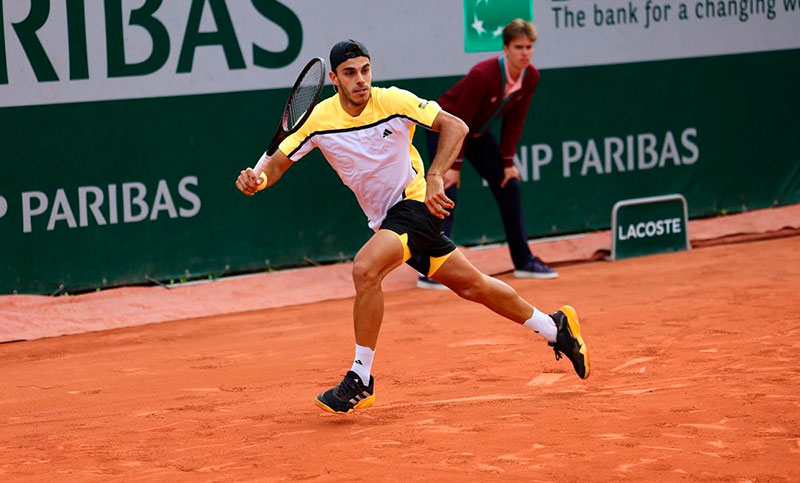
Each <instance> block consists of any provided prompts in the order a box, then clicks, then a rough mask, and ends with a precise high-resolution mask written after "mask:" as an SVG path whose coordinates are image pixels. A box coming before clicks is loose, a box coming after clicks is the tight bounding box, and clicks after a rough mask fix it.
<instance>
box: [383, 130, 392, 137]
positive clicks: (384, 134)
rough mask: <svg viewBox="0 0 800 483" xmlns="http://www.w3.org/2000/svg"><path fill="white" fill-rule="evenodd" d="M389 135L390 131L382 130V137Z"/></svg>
mask: <svg viewBox="0 0 800 483" xmlns="http://www.w3.org/2000/svg"><path fill="white" fill-rule="evenodd" d="M389 134H392V131H390V130H388V129H384V130H383V137H386V136H388V135H389Z"/></svg>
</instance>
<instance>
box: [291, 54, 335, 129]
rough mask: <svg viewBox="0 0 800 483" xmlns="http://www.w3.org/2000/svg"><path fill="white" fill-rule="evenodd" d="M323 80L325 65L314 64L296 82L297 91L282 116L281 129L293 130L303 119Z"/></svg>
mask: <svg viewBox="0 0 800 483" xmlns="http://www.w3.org/2000/svg"><path fill="white" fill-rule="evenodd" d="M324 80H325V64H324V63H322V62H316V63H314V64H313V65H312V66H311V68H310V69H308V71H307V72H306V73H305V75H304V76H303V78H302V79H301V80H300V81H299V82H298V85H297V89H296V90H295V91H294V92H293V93H292V98H291V99H290V100H289V102H288V104H287V106H286V111H285V112H284V116H283V129H284V130H286V131H289V130H291V129H292V128H294V126H295V124H297V122H298V121H300V120H301V119H303V116H304V115H305V113H306V111H308V109H309V108H310V107H311V105H312V104H314V102H315V101H316V99H317V96H318V93H319V90H320V89H321V88H322V86H323V84H324Z"/></svg>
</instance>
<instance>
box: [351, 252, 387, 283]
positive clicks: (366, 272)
mask: <svg viewBox="0 0 800 483" xmlns="http://www.w3.org/2000/svg"><path fill="white" fill-rule="evenodd" d="M380 282H381V280H380V269H379V268H378V267H376V266H375V264H374V263H370V262H369V261H367V260H358V259H357V260H355V261H354V262H353V283H354V284H355V286H356V290H358V289H359V288H363V287H368V286H370V285H375V284H380Z"/></svg>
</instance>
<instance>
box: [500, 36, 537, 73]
mask: <svg viewBox="0 0 800 483" xmlns="http://www.w3.org/2000/svg"><path fill="white" fill-rule="evenodd" d="M503 52H504V53H505V54H506V58H507V59H508V63H509V64H511V66H512V67H513V68H514V70H521V69H524V68H526V67H528V65H530V63H531V57H533V42H531V39H529V38H528V37H526V36H525V35H520V36H518V37H514V38H513V39H511V42H509V43H508V45H505V46H503Z"/></svg>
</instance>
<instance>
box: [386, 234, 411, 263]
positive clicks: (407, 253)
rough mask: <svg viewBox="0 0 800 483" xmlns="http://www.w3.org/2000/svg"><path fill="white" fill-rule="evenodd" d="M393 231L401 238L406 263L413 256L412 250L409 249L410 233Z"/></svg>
mask: <svg viewBox="0 0 800 483" xmlns="http://www.w3.org/2000/svg"><path fill="white" fill-rule="evenodd" d="M389 231H392V230H389ZM392 233H394V234H395V235H396V236H397V238H399V239H400V243H402V244H403V263H405V262H406V261H407V260H408V259H409V258H411V250H409V249H408V233H403V234H402V235H401V234H399V233H395V232H393V231H392Z"/></svg>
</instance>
